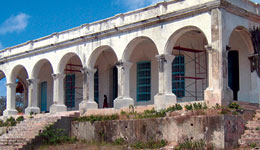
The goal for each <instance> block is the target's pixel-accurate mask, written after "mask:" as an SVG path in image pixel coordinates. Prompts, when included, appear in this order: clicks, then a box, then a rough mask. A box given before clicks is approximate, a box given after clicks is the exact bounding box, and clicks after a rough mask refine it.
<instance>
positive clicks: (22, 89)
mask: <svg viewBox="0 0 260 150" xmlns="http://www.w3.org/2000/svg"><path fill="white" fill-rule="evenodd" d="M28 77H29V75H28V72H27V69H26V68H25V67H24V66H23V65H21V64H19V65H16V66H15V67H14V68H13V69H12V71H11V76H10V81H9V83H15V84H16V91H15V93H16V96H18V97H19V98H20V101H19V99H17V98H16V102H17V100H18V101H19V106H18V107H20V109H21V110H20V111H24V109H25V108H26V107H27V105H28V83H27V81H26V80H27V79H28ZM17 79H18V80H17ZM16 82H17V83H16ZM17 93H20V94H17ZM18 111H19V110H18Z"/></svg>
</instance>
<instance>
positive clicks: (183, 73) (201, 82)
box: [164, 26, 209, 102]
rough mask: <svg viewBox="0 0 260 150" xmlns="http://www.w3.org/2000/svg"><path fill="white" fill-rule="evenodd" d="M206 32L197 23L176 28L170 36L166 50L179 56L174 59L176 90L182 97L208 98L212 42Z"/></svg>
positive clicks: (173, 81)
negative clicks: (207, 48) (208, 53)
mask: <svg viewBox="0 0 260 150" xmlns="http://www.w3.org/2000/svg"><path fill="white" fill-rule="evenodd" d="M208 41H209V40H208V39H207V36H206V34H205V33H204V32H203V31H202V29H200V28H199V27H196V26H185V27H183V28H180V29H178V30H176V31H175V32H174V33H173V34H172V35H171V36H170V37H169V39H168V41H167V43H166V46H165V49H164V53H165V54H170V55H174V56H176V57H175V59H174V60H173V62H172V68H171V69H172V70H171V71H172V92H173V93H174V94H175V95H176V96H177V99H178V101H180V102H187V101H198V100H204V94H203V93H204V91H205V89H206V88H207V87H208V62H207V60H208V56H207V52H206V50H205V45H208Z"/></svg>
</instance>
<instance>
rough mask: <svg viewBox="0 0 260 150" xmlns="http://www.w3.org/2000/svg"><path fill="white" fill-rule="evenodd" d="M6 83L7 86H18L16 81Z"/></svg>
mask: <svg viewBox="0 0 260 150" xmlns="http://www.w3.org/2000/svg"><path fill="white" fill-rule="evenodd" d="M5 85H6V86H9V87H15V86H16V83H12V82H10V83H6V84H5Z"/></svg>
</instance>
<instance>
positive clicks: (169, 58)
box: [155, 54, 175, 63]
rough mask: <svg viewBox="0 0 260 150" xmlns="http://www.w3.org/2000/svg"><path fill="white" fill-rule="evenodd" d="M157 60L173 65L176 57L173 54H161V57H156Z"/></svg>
mask: <svg viewBox="0 0 260 150" xmlns="http://www.w3.org/2000/svg"><path fill="white" fill-rule="evenodd" d="M155 57H156V58H157V60H158V61H162V60H163V61H164V62H165V63H168V62H170V63H172V61H173V59H174V58H175V56H174V55H171V54H161V55H156V56H155Z"/></svg>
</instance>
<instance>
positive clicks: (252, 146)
mask: <svg viewBox="0 0 260 150" xmlns="http://www.w3.org/2000/svg"><path fill="white" fill-rule="evenodd" d="M256 146H257V144H256V143H251V144H249V147H250V148H256Z"/></svg>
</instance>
